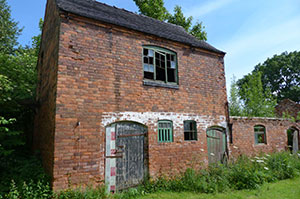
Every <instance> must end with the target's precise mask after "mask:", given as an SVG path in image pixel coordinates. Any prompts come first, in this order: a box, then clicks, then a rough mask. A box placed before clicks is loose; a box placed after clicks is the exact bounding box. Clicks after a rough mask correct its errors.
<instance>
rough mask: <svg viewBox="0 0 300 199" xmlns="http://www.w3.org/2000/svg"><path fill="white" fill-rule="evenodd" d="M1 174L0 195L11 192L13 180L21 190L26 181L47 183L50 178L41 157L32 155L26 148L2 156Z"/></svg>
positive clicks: (0, 160)
mask: <svg viewBox="0 0 300 199" xmlns="http://www.w3.org/2000/svg"><path fill="white" fill-rule="evenodd" d="M0 176H1V181H0V195H1V194H4V193H8V192H9V187H10V183H11V181H12V180H13V181H14V183H15V184H16V186H17V187H18V191H21V188H22V187H23V185H24V182H29V184H28V185H30V186H31V185H33V184H37V183H38V181H40V183H42V184H44V185H46V184H47V182H48V180H49V178H48V176H47V175H46V174H45V172H44V170H43V167H42V164H41V161H40V160H39V158H37V156H34V155H30V152H28V151H27V150H26V149H24V148H20V149H19V150H18V151H14V152H13V153H11V154H10V155H9V156H5V157H3V156H2V157H1V158H0Z"/></svg>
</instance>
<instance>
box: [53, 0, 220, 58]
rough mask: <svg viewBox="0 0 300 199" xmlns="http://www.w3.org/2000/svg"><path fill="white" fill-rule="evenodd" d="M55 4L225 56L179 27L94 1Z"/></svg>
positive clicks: (58, 0)
mask: <svg viewBox="0 0 300 199" xmlns="http://www.w3.org/2000/svg"><path fill="white" fill-rule="evenodd" d="M56 2H57V6H58V8H59V9H60V10H62V11H66V12H69V13H73V14H76V15H79V16H83V17H87V18H92V19H95V20H99V21H102V22H105V23H110V24H114V25H118V26H122V27H126V28H129V29H132V30H136V31H140V32H144V33H147V34H151V35H155V36H158V37H161V38H165V39H168V40H172V41H177V42H181V43H184V44H188V45H190V46H193V47H198V48H202V49H205V50H208V51H212V52H216V53H219V54H225V53H224V52H222V51H220V50H218V49H216V48H214V47H213V46H211V45H210V44H208V43H207V42H205V41H200V40H198V39H196V38H195V37H194V36H192V35H190V34H189V33H187V32H186V31H185V30H184V28H182V27H181V26H177V25H174V24H170V23H166V22H162V21H159V20H156V19H153V18H151V17H147V16H144V15H139V14H135V13H133V12H129V11H127V10H124V9H120V8H116V7H112V6H109V5H106V4H104V3H100V2H97V1H94V0H56Z"/></svg>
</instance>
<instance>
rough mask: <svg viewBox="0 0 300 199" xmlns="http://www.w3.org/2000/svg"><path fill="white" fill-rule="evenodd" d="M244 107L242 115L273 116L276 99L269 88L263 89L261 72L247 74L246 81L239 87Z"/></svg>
mask: <svg viewBox="0 0 300 199" xmlns="http://www.w3.org/2000/svg"><path fill="white" fill-rule="evenodd" d="M239 96H240V97H241V99H242V101H243V104H244V107H243V115H245V116H250V117H254V116H255V117H273V116H274V110H275V105H276V100H275V99H274V98H273V96H272V95H271V92H270V90H269V89H266V90H265V91H264V90H263V87H262V82H261V73H260V72H254V73H252V74H250V75H247V81H246V83H244V84H243V85H242V87H241V88H239Z"/></svg>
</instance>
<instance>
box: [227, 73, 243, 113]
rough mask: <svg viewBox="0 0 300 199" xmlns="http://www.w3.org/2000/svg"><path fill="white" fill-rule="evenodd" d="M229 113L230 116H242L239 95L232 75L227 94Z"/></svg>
mask: <svg viewBox="0 0 300 199" xmlns="http://www.w3.org/2000/svg"><path fill="white" fill-rule="evenodd" d="M229 113H230V115H231V116H242V115H243V109H242V104H241V101H240V97H239V90H238V87H237V84H236V81H235V77H234V76H233V78H232V81H231V85H230V95H229Z"/></svg>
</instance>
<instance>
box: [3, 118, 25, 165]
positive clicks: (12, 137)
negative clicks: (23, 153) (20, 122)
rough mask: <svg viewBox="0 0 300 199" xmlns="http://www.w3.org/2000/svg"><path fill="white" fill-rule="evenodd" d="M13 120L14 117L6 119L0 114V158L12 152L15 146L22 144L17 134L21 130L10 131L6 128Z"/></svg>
mask: <svg viewBox="0 0 300 199" xmlns="http://www.w3.org/2000/svg"><path fill="white" fill-rule="evenodd" d="M15 121H16V120H15V119H8V120H6V119H5V118H4V117H1V116H0V160H1V159H2V158H3V157H6V156H8V155H10V154H11V153H12V152H14V150H15V148H16V147H18V146H21V145H24V142H23V141H22V139H21V138H20V136H19V135H20V134H21V133H22V132H20V131H11V130H9V128H8V126H10V125H12V124H13V123H14V122H15Z"/></svg>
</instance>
